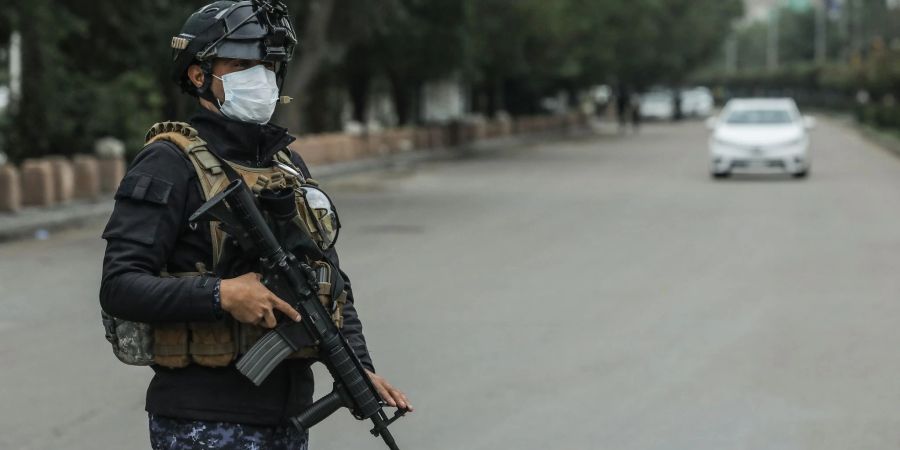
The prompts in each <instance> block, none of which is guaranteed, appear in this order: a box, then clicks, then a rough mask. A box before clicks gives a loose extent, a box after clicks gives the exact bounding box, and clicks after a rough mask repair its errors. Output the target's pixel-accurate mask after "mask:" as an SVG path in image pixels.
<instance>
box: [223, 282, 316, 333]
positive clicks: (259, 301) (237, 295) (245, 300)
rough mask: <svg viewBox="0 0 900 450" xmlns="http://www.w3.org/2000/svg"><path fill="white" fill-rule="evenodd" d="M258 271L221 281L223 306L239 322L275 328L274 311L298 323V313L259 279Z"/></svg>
mask: <svg viewBox="0 0 900 450" xmlns="http://www.w3.org/2000/svg"><path fill="white" fill-rule="evenodd" d="M261 278H262V276H261V275H260V274H258V273H247V274H244V275H241V276H239V277H237V278H231V279H227V280H222V283H221V284H220V285H219V296H220V298H221V299H222V309H223V310H224V311H226V312H228V313H229V314H231V317H234V318H235V320H237V321H238V322H243V323H249V324H254V325H259V326H262V327H266V328H275V325H277V321H276V320H275V311H276V310H278V311H281V312H282V313H284V315H286V316H288V317H290V318H291V319H293V320H295V321H297V322H299V321H300V313H298V312H297V310H295V309H294V308H292V307H291V305H289V304H287V302H285V301H284V300H282V299H280V298H278V297H277V296H276V295H275V294H273V293H272V291H270V290H269V289H268V288H267V287H265V286H264V285H263V284H262V283H261V282H260V279H261Z"/></svg>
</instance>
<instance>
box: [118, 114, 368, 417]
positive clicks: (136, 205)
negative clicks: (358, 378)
mask: <svg viewBox="0 0 900 450" xmlns="http://www.w3.org/2000/svg"><path fill="white" fill-rule="evenodd" d="M190 123H191V125H192V126H193V127H194V128H196V129H197V131H198V132H199V134H200V137H201V138H203V139H204V140H205V141H206V142H207V143H208V144H209V147H210V150H211V151H213V152H214V153H215V154H216V155H218V156H219V157H221V158H225V159H228V160H230V161H233V162H236V163H238V164H241V165H245V166H250V167H267V166H269V165H271V164H272V158H273V156H274V155H275V154H276V153H277V152H278V151H279V150H282V149H284V148H285V147H286V146H287V145H288V144H290V143H291V142H292V141H293V140H294V138H293V137H291V136H290V135H288V134H287V131H286V130H285V129H284V128H280V127H277V126H274V125H262V126H260V125H254V124H247V123H243V122H238V121H233V120H230V119H227V118H225V117H223V116H220V115H218V114H215V113H212V112H210V111H207V110H205V109H201V110H199V111H198V112H197V113H196V114H195V115H194V116H193V117H192V118H191V119H190ZM293 156H294V162H295V163H296V164H297V165H298V166H299V167H301V168H302V169H303V170H304V171H307V169H306V165H305V164H304V163H303V161H302V160H301V159H300V157H299V156H297V155H296V154H293ZM307 175H308V171H307ZM115 198H116V206H115V210H114V211H113V214H112V217H110V219H109V223H108V224H107V226H106V230H105V231H104V232H103V238H104V239H106V241H107V246H106V255H105V257H104V259H103V278H102V281H101V285H100V304H101V306H102V307H103V309H104V310H105V311H106V312H107V313H109V314H111V315H113V316H116V317H119V318H121V319H125V320H132V321H137V322H150V323H153V322H189V321H213V320H215V311H214V308H213V299H214V289H215V286H216V284H217V282H218V279H216V278H215V277H187V278H161V277H160V276H159V274H160V272H161V271H163V270H165V271H167V272H169V273H177V272H194V271H196V270H197V269H196V263H197V262H202V263H204V264H205V265H206V267H209V268H212V267H213V266H212V251H211V246H212V244H211V241H210V235H209V228H208V227H203V226H199V227H196V228H195V229H192V228H191V227H190V226H189V224H188V220H187V218H188V217H189V216H190V215H191V213H192V212H193V211H195V210H196V209H197V208H198V207H199V206H200V205H202V204H203V202H204V200H203V192H202V190H201V188H200V183H199V182H198V180H197V175H196V173H195V171H194V168H193V165H191V163H190V161H189V160H188V159H187V157H186V156H185V155H184V154H183V152H182V151H181V150H180V149H179V148H178V147H176V146H175V145H174V144H171V143H168V142H157V143H154V144H151V145H149V146H147V147H146V148H145V149H144V150H143V151H142V152H141V153H140V154H139V155H138V156H137V158H136V159H135V160H134V162H133V163H132V164H131V167H130V168H129V170H128V173H127V174H126V176H125V178H124V180H123V181H122V184H121V185H120V187H119V190H118V192H117V193H116V197H115ZM332 252H333V250H332ZM331 256H332V257H333V260H334V261H337V255H336V254H332V255H331ZM344 333H345V335H346V337H347V339H348V340H349V341H350V344H351V346H352V347H353V348H354V350H355V352H356V354H357V355H358V356H359V357H360V359H361V361H362V363H363V365H364V366H366V367H368V368H369V369H370V370H372V360H371V358H370V357H369V354H368V350H367V349H366V342H365V338H364V337H363V334H362V325H361V323H360V321H359V318H358V317H357V314H356V310H355V308H354V307H353V296H352V292H351V295H350V296H349V298H348V303H347V306H346V307H345V309H344ZM153 369H154V371H155V372H156V374H155V376H154V377H153V380H152V381H151V382H150V387H149V388H148V389H147V403H146V408H147V411H149V412H151V413H154V414H157V415H161V416H169V417H177V418H185V419H195V420H209V421H224V422H234V423H248V424H261V425H282V424H284V423H286V418H287V417H290V416H292V415H296V414H297V413H299V412H301V411H302V410H303V409H305V407H306V406H308V405H309V404H310V403H311V401H312V393H313V379H312V371H311V370H310V367H309V362H308V361H305V360H287V361H285V362H284V363H282V364H281V365H280V366H279V367H278V368H277V369H276V370H275V371H273V372H272V374H271V375H270V376H269V378H267V379H266V381H265V382H264V383H263V384H262V385H261V386H259V387H256V386H254V385H253V384H252V383H251V382H250V381H248V380H247V379H246V378H245V377H244V376H242V375H241V374H240V373H239V372H238V371H237V369H235V368H234V365H232V366H230V367H227V368H221V369H213V368H205V367H201V366H197V365H190V366H188V367H186V368H183V369H167V368H163V367H157V366H154V367H153Z"/></svg>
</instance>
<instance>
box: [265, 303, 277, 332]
mask: <svg viewBox="0 0 900 450" xmlns="http://www.w3.org/2000/svg"><path fill="white" fill-rule="evenodd" d="M263 314H264V319H265V322H266V328H275V325H278V321H277V320H275V313H274V312H273V311H272V309H271V308H266V310H265V312H264V313H263Z"/></svg>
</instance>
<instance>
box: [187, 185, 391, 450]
mask: <svg viewBox="0 0 900 450" xmlns="http://www.w3.org/2000/svg"><path fill="white" fill-rule="evenodd" d="M290 195H291V198H293V197H292V196H293V193H291V194H290ZM190 221H191V222H198V221H218V222H220V225H219V226H220V227H221V228H222V230H223V231H225V232H226V233H228V235H230V236H232V237H234V238H235V239H236V240H237V241H238V242H239V243H240V245H241V246H242V247H243V248H245V249H248V250H249V249H252V250H253V251H254V252H256V253H257V254H258V255H259V260H260V262H261V263H262V265H263V269H264V272H265V273H266V275H267V276H268V283H277V287H278V288H279V292H284V293H287V294H286V296H287V297H289V298H285V300H286V301H287V302H288V303H290V304H291V306H293V307H294V308H295V309H297V311H298V312H300V315H301V316H302V317H303V318H302V320H301V321H300V322H293V321H287V320H285V321H282V322H283V323H282V324H280V325H278V326H277V327H276V328H275V329H274V330H272V331H270V332H268V333H267V334H266V335H264V336H263V337H262V338H261V339H260V340H259V341H258V342H257V343H256V344H255V345H254V346H253V347H252V348H251V349H250V350H249V351H248V352H247V353H246V354H245V355H244V356H243V357H242V358H241V359H240V360H239V361H238V363H237V368H238V370H239V371H240V372H241V373H242V374H244V375H245V376H246V377H248V378H249V379H250V380H251V381H252V382H253V383H254V384H256V385H259V384H260V383H262V381H263V380H264V379H265V378H266V377H267V376H268V375H269V373H270V372H271V371H272V370H273V369H274V368H275V366H277V365H278V364H279V363H280V362H281V361H283V360H284V359H285V358H286V357H287V356H288V355H289V354H291V353H292V352H294V351H296V350H298V349H299V348H301V347H304V346H306V345H308V344H310V343H312V344H315V345H317V346H318V348H319V355H318V358H319V360H320V361H322V363H324V364H325V366H326V367H327V368H328V371H329V372H331V376H332V377H333V378H334V390H333V391H332V392H331V393H330V394H328V395H326V396H324V397H322V398H320V399H319V400H317V401H316V402H315V403H313V404H312V406H310V407H309V409H307V410H306V411H305V412H303V413H302V414H300V415H299V416H296V417H292V418H291V419H290V420H291V423H293V424H294V426H296V427H297V428H298V429H299V430H300V431H306V430H309V429H310V428H311V427H313V426H314V425H316V424H318V423H319V422H321V421H322V420H324V419H325V418H327V417H328V416H330V415H331V414H333V413H334V412H335V411H337V410H338V409H340V408H342V407H346V408H348V409H349V410H350V412H351V413H352V414H353V415H354V416H355V417H356V418H357V419H359V420H366V419H369V420H371V421H372V424H373V425H374V428H372V430H371V432H372V434H373V435H375V436H381V438H382V439H384V442H385V443H386V444H387V446H388V447H389V448H391V449H392V450H399V449H398V447H397V444H396V442H394V438H393V436H392V435H391V432H390V431H389V430H388V426H389V425H390V424H391V423H393V422H394V421H396V420H397V419H399V418H400V417H401V416H403V415H404V414H405V413H406V410H404V409H398V410H397V411H396V412H395V413H394V416H393V417H388V416H387V414H386V413H385V412H384V401H383V400H381V398H380V397H379V395H378V393H377V392H376V391H375V387H374V386H373V385H372V381H371V380H370V379H369V376H368V374H366V372H365V369H364V368H363V366H362V364H360V362H359V358H357V356H356V354H355V353H354V352H353V349H352V348H351V347H350V344H348V343H347V340H346V339H345V338H344V336H343V335H342V334H341V331H340V329H338V327H337V326H336V325H335V324H334V322H333V321H332V320H331V315H330V314H329V313H328V311H327V310H326V309H325V307H324V306H322V303H320V302H319V299H318V294H317V292H316V289H315V288H316V287H317V283H318V276H317V274H316V272H315V271H314V270H312V269H311V268H310V267H309V266H306V265H305V264H302V263H301V262H300V261H298V260H297V258H296V257H295V256H294V255H293V254H291V253H290V252H287V251H285V250H284V249H283V248H282V246H281V244H280V243H279V242H278V240H277V239H276V238H275V235H274V234H273V233H272V231H271V229H269V226H268V225H267V224H266V221H265V219H263V215H262V213H261V212H260V210H259V208H258V207H257V204H256V200H255V199H254V197H253V195H252V194H251V193H250V190H249V189H247V187H246V186H245V185H244V182H243V181H242V180H240V179H235V180H234V181H232V182H231V183H230V184H229V185H228V186H227V187H226V188H225V190H224V191H222V192H221V193H219V194H217V195H216V196H214V197H213V198H211V199H209V201H207V202H206V203H205V204H203V206H201V207H200V208H199V209H197V211H196V212H194V214H193V215H191V217H190ZM306 239H310V238H309V237H308V236H306Z"/></svg>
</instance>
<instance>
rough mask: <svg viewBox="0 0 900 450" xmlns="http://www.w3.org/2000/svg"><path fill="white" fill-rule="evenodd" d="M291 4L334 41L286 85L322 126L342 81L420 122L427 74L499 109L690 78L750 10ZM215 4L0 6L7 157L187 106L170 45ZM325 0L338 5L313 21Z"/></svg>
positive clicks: (37, 2)
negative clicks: (14, 101) (15, 94)
mask: <svg viewBox="0 0 900 450" xmlns="http://www.w3.org/2000/svg"><path fill="white" fill-rule="evenodd" d="M286 2H287V3H288V5H289V7H290V8H291V10H292V12H293V13H294V15H295V25H296V29H297V31H298V34H299V35H300V36H301V39H307V38H308V37H316V36H320V40H321V39H324V40H325V41H327V42H325V43H324V44H323V43H321V42H308V41H302V42H301V45H300V51H299V52H298V54H297V61H295V62H294V64H293V65H292V72H291V73H290V74H289V76H290V77H293V78H294V79H303V77H301V76H300V75H303V74H304V73H305V74H306V75H305V77H306V79H307V80H311V81H308V82H303V83H295V84H291V83H290V82H289V83H288V84H287V85H286V90H291V89H293V90H295V91H298V90H301V89H309V90H310V92H293V91H290V92H286V93H287V94H288V95H294V96H298V97H301V98H304V97H305V98H306V101H300V102H297V104H299V105H303V106H302V107H303V108H304V109H303V112H302V114H301V113H300V110H299V109H295V110H290V109H288V111H291V113H292V114H294V115H295V116H296V115H297V114H300V115H302V116H303V117H306V122H307V123H308V124H309V128H310V129H315V130H324V129H329V128H334V127H335V126H337V125H338V124H339V120H338V119H339V113H338V108H340V106H341V105H342V103H343V98H345V97H344V93H345V92H350V94H351V95H350V96H351V98H352V99H353V100H354V104H358V106H359V108H357V109H359V110H364V109H365V108H364V106H365V98H366V97H367V95H368V91H369V90H370V87H371V86H373V85H382V86H389V89H390V92H391V93H392V97H393V100H394V104H395V107H396V109H397V111H398V115H400V116H401V119H402V120H403V121H404V122H407V121H409V122H412V121H415V120H416V111H415V104H416V102H415V100H416V98H417V96H418V95H419V94H420V91H421V88H422V86H423V85H424V84H425V83H428V82H430V81H433V80H437V79H441V78H444V77H448V76H454V77H457V78H459V79H461V80H463V81H464V82H465V83H466V84H467V85H468V86H469V88H470V90H471V92H472V99H473V102H472V105H471V106H472V108H473V109H474V110H476V111H478V112H486V113H489V114H492V113H494V112H496V111H499V110H503V109H506V110H509V111H511V112H513V113H532V112H535V111H537V110H538V103H539V100H540V99H541V98H542V97H543V96H546V95H548V94H555V93H557V92H559V91H560V90H565V91H567V92H570V93H572V94H574V93H575V92H577V91H578V90H579V89H582V88H584V87H588V86H591V85H594V84H598V83H622V84H624V83H629V84H632V85H634V86H648V85H650V84H653V83H680V82H682V81H683V80H684V79H685V77H686V76H687V75H688V74H689V73H691V72H692V71H693V70H694V69H695V68H696V67H697V66H698V65H699V64H700V63H701V62H702V61H704V60H705V59H706V58H709V56H710V55H712V54H714V53H715V49H718V48H719V46H720V45H721V42H722V40H723V39H724V37H725V36H726V34H727V33H728V31H729V29H730V27H731V23H732V22H733V21H734V20H735V19H736V18H738V17H739V16H740V15H741V12H742V11H741V5H742V2H741V1H740V0H605V1H596V0H554V1H546V0H286ZM205 3H206V0H189V1H185V0H131V1H128V2H123V1H121V0H67V1H65V2H56V1H52V0H12V1H11V5H8V6H7V7H5V8H3V9H0V45H7V43H8V42H7V41H8V36H9V35H10V33H11V31H12V30H18V31H19V32H20V33H21V34H22V36H23V38H24V49H23V54H24V61H23V63H24V71H25V74H26V76H25V79H24V86H23V87H24V93H23V98H22V101H21V102H19V105H18V108H17V109H16V110H14V111H11V112H12V114H11V115H10V116H9V117H7V118H5V119H3V120H0V129H2V130H3V134H2V136H3V140H4V141H5V144H6V145H5V148H7V149H8V150H9V153H10V155H11V156H12V157H13V158H14V159H22V158H25V157H30V156H39V155H43V154H48V153H62V154H71V153H75V152H85V151H90V149H91V147H92V144H93V141H94V140H95V139H97V138H99V137H102V136H108V135H109V136H115V137H118V138H120V139H123V140H125V141H126V142H127V143H128V148H129V150H130V151H132V152H134V151H136V150H138V149H139V148H140V145H141V141H142V138H143V134H144V132H145V130H146V129H147V127H148V126H149V125H151V124H152V123H153V122H155V121H158V120H162V119H178V118H184V116H185V114H186V113H187V112H188V110H189V109H191V108H193V107H194V106H193V105H192V102H193V100H192V99H191V98H190V97H187V96H184V95H180V93H179V92H178V90H177V87H175V85H174V84H173V83H172V82H171V80H170V79H169V76H170V75H169V65H170V61H171V53H170V49H169V47H168V43H169V39H170V38H171V36H173V35H174V34H176V33H177V32H178V30H179V28H180V26H181V25H182V23H183V22H184V20H185V19H186V18H187V16H188V15H189V14H190V13H191V12H192V11H193V10H195V9H197V8H198V7H200V6H202V5H203V4H205ZM324 6H333V9H332V10H331V11H333V12H332V13H330V14H328V15H325V17H327V19H326V20H323V21H322V22H321V23H313V22H315V21H311V20H310V18H316V17H319V16H318V15H317V12H319V13H320V12H321V11H324V9H322V8H323V7H324ZM322 24H327V26H325V27H324V28H325V32H324V33H318V34H317V33H316V29H317V28H321V27H318V25H322ZM310 39H311V38H310ZM316 45H318V47H317V48H316V49H314V48H313V47H315V46H316ZM316 51H318V53H316ZM311 54H314V55H315V56H316V57H315V58H308V59H304V57H308V56H309V55H311ZM305 60H308V61H317V62H316V63H315V64H309V65H307V66H304V65H303V64H302V62H303V61H305ZM310 73H313V74H318V76H317V77H311V76H310V75H309V74H310ZM2 79H3V78H2V77H0V80H2ZM289 81H290V80H289ZM306 86H309V87H306ZM286 118H287V117H286ZM291 120H292V121H297V118H296V117H291ZM4 123H5V125H4Z"/></svg>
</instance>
